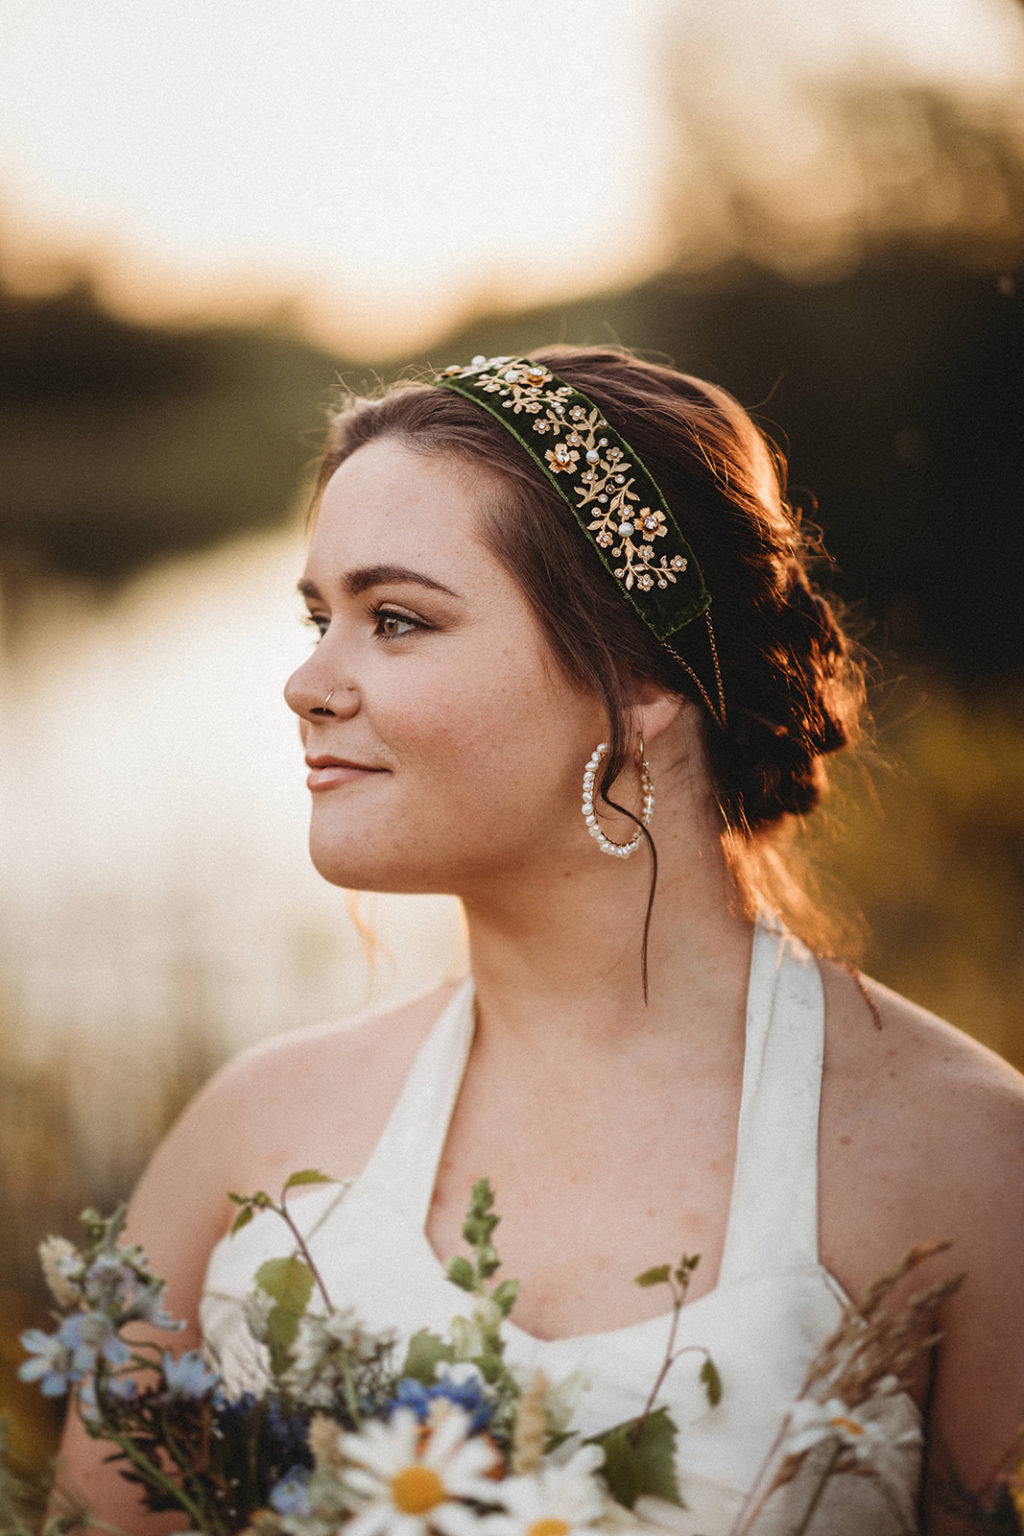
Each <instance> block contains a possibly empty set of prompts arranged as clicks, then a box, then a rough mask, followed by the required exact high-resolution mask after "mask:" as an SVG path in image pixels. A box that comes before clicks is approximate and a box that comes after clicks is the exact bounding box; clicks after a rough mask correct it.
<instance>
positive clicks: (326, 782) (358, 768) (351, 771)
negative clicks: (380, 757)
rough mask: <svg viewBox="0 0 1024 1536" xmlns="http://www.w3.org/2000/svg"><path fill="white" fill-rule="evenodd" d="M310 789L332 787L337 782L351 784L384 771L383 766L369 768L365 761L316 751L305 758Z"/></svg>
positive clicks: (334, 786) (337, 783) (335, 785)
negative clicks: (358, 761) (361, 761)
mask: <svg viewBox="0 0 1024 1536" xmlns="http://www.w3.org/2000/svg"><path fill="white" fill-rule="evenodd" d="M306 765H307V767H308V768H309V776H308V778H307V779H306V783H307V785H308V786H309V788H310V789H334V788H336V787H337V786H338V785H339V784H353V783H355V782H357V781H358V780H359V779H365V778H368V777H369V776H370V774H373V773H385V772H386V771H387V770H386V769H384V768H371V767H370V766H369V765H368V764H366V763H357V762H354V761H353V760H352V759H351V758H347V757H334V756H333V755H332V754H331V753H329V752H318V753H315V754H311V755H309V756H308V757H307V758H306Z"/></svg>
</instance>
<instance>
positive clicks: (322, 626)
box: [285, 439, 606, 895]
mask: <svg viewBox="0 0 1024 1536" xmlns="http://www.w3.org/2000/svg"><path fill="white" fill-rule="evenodd" d="M498 491H499V487H498V482H497V481H496V480H495V479H493V478H492V477H491V476H489V475H487V474H486V472H479V471H477V470H475V469H473V468H471V467H470V466H468V465H466V464H464V463H463V462H462V461H460V460H458V459H456V458H453V457H428V456H426V455H421V454H418V453H416V452H414V451H412V450H411V449H409V448H408V447H406V446H404V445H403V444H401V443H399V442H398V441H396V440H393V439H380V440H378V441H376V442H373V443H370V444H367V445H366V446H365V447H363V448H360V449H358V450H357V451H356V452H355V453H354V454H353V455H352V456H351V458H349V459H346V460H345V462H344V463H343V464H342V465H341V466H340V467H339V468H338V469H337V470H336V472H335V473H334V475H333V476H332V478H331V480H330V482H329V484H328V486H327V489H326V492H325V494H324V497H323V501H322V504H321V507H320V511H319V515H318V518H317V522H316V528H315V531H314V534H313V539H312V543H311V545H310V549H309V557H308V560H307V562H306V571H305V575H304V577H303V580H302V582H301V583H300V586H301V589H302V591H303V593H304V595H305V597H306V601H307V604H308V607H309V612H310V617H311V620H312V622H313V623H314V624H315V625H316V627H317V629H318V630H319V631H320V639H319V641H318V643H317V645H316V649H315V650H314V652H313V654H312V656H310V658H309V659H308V660H307V661H306V662H305V663H304V664H303V665H302V666H301V667H300V668H299V669H298V671H297V672H295V673H294V674H293V676H292V677H291V678H290V679H289V681H288V684H287V687H286V689H285V697H286V699H287V701H288V703H289V705H290V706H291V708H292V709H293V710H294V711H295V713H296V714H297V715H298V716H299V719H300V721H301V733H302V740H303V744H304V746H305V749H306V760H307V763H309V765H310V788H311V790H312V799H313V807H312V825H311V830H310V850H311V853H312V857H313V862H314V864H315V865H316V867H317V869H318V870H319V871H320V873H321V874H322V875H323V876H324V877H325V878H326V879H327V880H330V881H332V882H333V883H335V884H337V885H346V886H351V887H354V888H356V889H364V890H389V891H453V892H456V893H457V894H466V895H468V894H470V893H471V892H473V891H481V890H483V889H485V888H486V887H487V885H488V884H490V883H493V882H494V881H496V880H499V881H507V880H508V879H509V878H510V877H514V876H515V875H517V874H520V873H524V872H526V871H528V870H530V869H531V868H533V867H537V868H544V869H546V870H547V871H548V872H549V873H550V872H552V870H553V861H563V862H564V861H565V860H569V861H570V862H575V860H576V859H577V858H592V857H593V845H592V843H591V840H590V838H589V837H588V836H587V835H586V828H585V826H584V824H583V820H582V817H581V816H580V813H579V801H580V782H581V776H582V772H583V768H584V765H585V763H586V759H587V758H588V756H589V755H590V753H591V751H592V750H593V748H594V746H595V745H596V744H597V742H598V741H600V740H602V739H604V736H605V733H606V721H605V715H604V711H603V709H602V706H601V704H600V702H599V701H598V700H597V699H595V698H593V697H592V696H590V695H587V694H583V693H581V692H579V691H578V690H576V689H574V688H573V687H572V686H571V685H570V684H569V683H568V682H567V681H566V679H565V678H564V677H563V675H562V673H561V671H560V669H559V668H558V666H557V665H556V663H555V661H554V659H553V657H552V656H551V654H550V652H549V651H548V649H547V645H546V642H545V640H544V639H543V637H542V635H541V632H540V629H539V627H538V624H537V621H536V619H535V618H534V616H533V613H532V611H531V609H530V607H529V605H528V603H527V601H526V598H525V597H524V595H523V593H522V591H521V590H520V588H519V587H518V585H517V584H516V582H515V581H514V580H513V578H512V577H511V576H510V575H509V574H508V572H507V571H506V570H505V568H504V567H503V566H502V565H501V564H500V563H499V562H498V560H497V558H496V557H495V556H494V555H493V554H492V553H491V552H490V551H489V550H488V549H487V548H486V546H485V545H484V543H483V542H482V535H481V515H480V514H481V509H482V508H483V507H484V506H485V505H487V504H488V503H489V502H491V501H493V499H494V498H495V496H496V495H497V494H498ZM329 693H330V695H331V697H330V702H329V704H328V705H327V708H326V709H325V708H324V702H325V699H326V697H327V695H328V694H329Z"/></svg>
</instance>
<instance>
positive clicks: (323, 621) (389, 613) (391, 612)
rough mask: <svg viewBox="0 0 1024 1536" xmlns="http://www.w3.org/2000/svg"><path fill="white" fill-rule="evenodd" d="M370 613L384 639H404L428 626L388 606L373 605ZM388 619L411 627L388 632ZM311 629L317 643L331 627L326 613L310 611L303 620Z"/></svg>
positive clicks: (380, 635)
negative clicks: (395, 632) (386, 624)
mask: <svg viewBox="0 0 1024 1536" xmlns="http://www.w3.org/2000/svg"><path fill="white" fill-rule="evenodd" d="M369 613H370V614H371V615H372V617H373V618H374V619H375V620H376V630H377V634H378V636H379V637H380V639H382V640H403V639H404V638H405V637H406V635H410V634H414V633H415V631H416V630H418V629H426V628H427V627H428V626H427V625H426V624H424V623H423V621H422V620H421V619H413V618H410V616H409V615H408V614H407V613H398V612H397V611H396V610H395V609H394V608H389V607H386V606H383V605H382V606H381V607H371V608H370V609H369ZM386 619H394V620H396V622H397V623H399V624H408V625H409V628H408V629H406V630H402V631H401V632H400V633H398V634H388V633H387V632H386V631H385V630H384V628H383V624H384V621H385V620H386ZM302 622H303V624H307V625H308V626H309V627H310V629H314V630H316V641H315V643H316V644H319V642H320V641H321V640H322V639H323V637H324V635H325V634H326V633H327V630H328V628H329V627H330V622H331V621H330V619H329V618H328V616H327V615H326V614H325V613H308V614H306V616H305V617H304V619H303V620H302Z"/></svg>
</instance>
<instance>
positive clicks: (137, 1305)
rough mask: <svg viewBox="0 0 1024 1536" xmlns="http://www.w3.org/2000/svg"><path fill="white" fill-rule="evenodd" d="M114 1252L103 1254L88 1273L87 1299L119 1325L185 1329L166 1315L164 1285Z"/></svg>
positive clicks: (84, 1288) (84, 1283)
mask: <svg viewBox="0 0 1024 1536" xmlns="http://www.w3.org/2000/svg"><path fill="white" fill-rule="evenodd" d="M123 1251H124V1250H118V1249H115V1250H114V1252H113V1253H101V1254H100V1255H99V1257H98V1258H95V1259H94V1260H93V1261H92V1263H91V1264H90V1265H89V1268H88V1269H87V1270H86V1272H85V1277H84V1279H83V1281H82V1288H83V1290H84V1292H85V1298H86V1300H87V1301H88V1302H89V1303H90V1304H91V1305H92V1306H93V1307H95V1308H96V1310H97V1311H98V1312H102V1313H103V1314H104V1316H106V1317H109V1318H110V1320H111V1321H112V1322H113V1323H116V1324H118V1325H120V1324H122V1323H130V1322H136V1321H138V1322H144V1323H152V1324H153V1326H154V1327H156V1328H181V1327H183V1326H184V1325H183V1324H182V1323H180V1322H176V1321H175V1319H174V1318H173V1317H169V1316H168V1315H167V1313H166V1312H164V1310H163V1308H162V1306H161V1302H162V1301H163V1294H164V1282H163V1281H162V1280H157V1279H154V1278H153V1277H152V1276H148V1275H147V1276H140V1275H139V1274H138V1272H137V1271H136V1269H135V1268H134V1266H133V1265H132V1264H131V1263H130V1262H128V1261H127V1260H125V1259H124V1258H119V1257H118V1253H119V1252H123Z"/></svg>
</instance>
